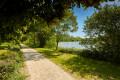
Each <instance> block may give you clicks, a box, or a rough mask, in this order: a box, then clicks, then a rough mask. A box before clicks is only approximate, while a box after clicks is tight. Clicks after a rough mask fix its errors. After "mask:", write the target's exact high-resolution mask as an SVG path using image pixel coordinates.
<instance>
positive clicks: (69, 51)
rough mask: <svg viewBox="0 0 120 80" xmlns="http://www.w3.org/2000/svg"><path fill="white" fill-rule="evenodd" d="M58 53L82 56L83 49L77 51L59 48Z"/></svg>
mask: <svg viewBox="0 0 120 80" xmlns="http://www.w3.org/2000/svg"><path fill="white" fill-rule="evenodd" d="M58 51H60V52H63V53H71V54H80V53H81V52H82V50H81V49H75V48H59V50H58Z"/></svg>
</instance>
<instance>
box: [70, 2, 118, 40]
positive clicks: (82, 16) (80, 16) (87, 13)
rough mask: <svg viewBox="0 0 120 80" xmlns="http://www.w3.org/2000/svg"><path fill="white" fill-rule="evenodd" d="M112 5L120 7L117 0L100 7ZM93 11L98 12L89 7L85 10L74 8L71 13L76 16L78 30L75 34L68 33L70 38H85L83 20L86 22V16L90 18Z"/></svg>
mask: <svg viewBox="0 0 120 80" xmlns="http://www.w3.org/2000/svg"><path fill="white" fill-rule="evenodd" d="M114 3H115V4H116V5H120V2H118V0H115V1H112V2H104V3H102V4H101V5H102V6H104V5H105V4H109V5H112V4H114ZM94 11H98V10H97V9H95V8H94V7H89V8H87V9H86V10H84V8H83V7H80V8H77V7H74V9H73V12H74V15H75V16H77V22H78V27H79V29H78V31H77V32H73V33H70V35H71V36H74V37H81V38H84V37H85V33H84V32H83V27H84V25H85V24H84V20H87V16H88V17H90V16H91V15H92V14H93V13H94Z"/></svg>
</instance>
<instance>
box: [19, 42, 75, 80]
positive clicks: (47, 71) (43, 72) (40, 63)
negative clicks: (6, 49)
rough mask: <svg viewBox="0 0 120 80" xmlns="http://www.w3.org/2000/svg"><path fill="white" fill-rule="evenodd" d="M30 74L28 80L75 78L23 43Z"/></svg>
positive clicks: (64, 79)
mask: <svg viewBox="0 0 120 80" xmlns="http://www.w3.org/2000/svg"><path fill="white" fill-rule="evenodd" d="M21 47H22V49H21V50H22V51H23V54H24V58H25V64H26V68H27V71H28V74H29V76H28V77H27V80H75V79H74V78H73V77H72V76H70V75H69V74H68V73H66V72H65V71H64V70H62V69H61V68H60V67H58V66H57V65H56V64H54V63H53V62H51V61H50V60H48V59H47V58H45V57H44V56H42V55H41V54H40V53H38V52H37V51H36V50H34V49H32V48H29V47H27V46H25V45H24V44H21Z"/></svg>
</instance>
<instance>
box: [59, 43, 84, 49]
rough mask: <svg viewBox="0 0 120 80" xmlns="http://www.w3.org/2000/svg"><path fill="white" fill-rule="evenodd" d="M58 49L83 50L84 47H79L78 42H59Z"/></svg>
mask: <svg viewBox="0 0 120 80" xmlns="http://www.w3.org/2000/svg"><path fill="white" fill-rule="evenodd" d="M58 47H63V48H76V49H85V47H84V46H81V45H80V44H79V42H59V43H58Z"/></svg>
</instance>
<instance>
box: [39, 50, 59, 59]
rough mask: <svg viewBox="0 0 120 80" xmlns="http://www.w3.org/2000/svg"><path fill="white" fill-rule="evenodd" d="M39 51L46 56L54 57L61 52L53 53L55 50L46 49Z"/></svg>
mask: <svg viewBox="0 0 120 80" xmlns="http://www.w3.org/2000/svg"><path fill="white" fill-rule="evenodd" d="M40 53H42V54H43V55H44V56H45V57H47V58H56V57H58V56H60V55H61V54H55V53H56V52H55V51H48V50H42V51H41V52H40Z"/></svg>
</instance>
